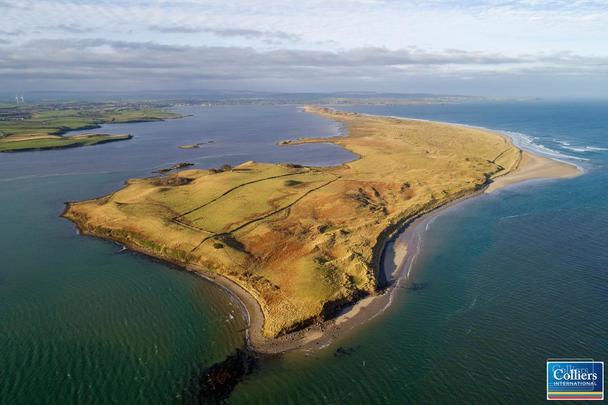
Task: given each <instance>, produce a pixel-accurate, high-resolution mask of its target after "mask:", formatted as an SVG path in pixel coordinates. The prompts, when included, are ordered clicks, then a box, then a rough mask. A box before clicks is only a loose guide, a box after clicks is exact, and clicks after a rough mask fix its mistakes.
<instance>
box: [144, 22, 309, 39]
mask: <svg viewBox="0 0 608 405" xmlns="http://www.w3.org/2000/svg"><path fill="white" fill-rule="evenodd" d="M148 29H149V30H151V31H156V32H161V33H165V34H198V33H209V34H213V35H215V36H217V37H225V38H246V39H262V40H277V41H291V42H295V41H299V40H300V36H299V35H296V34H290V33H288V32H285V31H264V30H257V29H247V28H205V27H193V26H185V25H151V26H149V27H148Z"/></svg>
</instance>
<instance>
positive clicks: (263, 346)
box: [197, 118, 582, 354]
mask: <svg viewBox="0 0 608 405" xmlns="http://www.w3.org/2000/svg"><path fill="white" fill-rule="evenodd" d="M402 119H409V118H402ZM429 122H436V121H429ZM439 123H442V124H443V122H439ZM449 125H459V124H449ZM484 130H487V131H490V132H493V133H496V134H498V135H500V136H502V137H503V138H505V139H506V140H507V141H508V142H510V143H511V144H513V140H512V139H511V137H509V136H508V135H507V134H504V133H501V132H497V131H494V130H491V129H485V128H484ZM518 149H520V151H521V155H522V156H521V159H520V161H519V163H518V165H517V167H516V168H515V169H513V170H512V171H511V172H509V173H507V174H504V175H501V176H497V177H495V178H494V179H491V181H490V182H488V183H487V184H486V185H485V187H484V188H482V189H480V190H478V191H476V192H474V193H471V194H467V195H464V196H462V197H460V198H457V199H455V200H453V201H451V202H448V203H447V204H444V205H442V206H440V207H437V208H433V209H431V210H429V211H428V212H422V213H420V214H418V215H417V216H415V217H413V218H408V219H406V220H404V221H403V223H402V224H400V225H399V226H398V227H397V229H396V230H394V231H393V232H390V233H389V235H388V236H386V237H385V238H384V239H383V240H382V241H380V246H381V248H380V252H381V254H380V256H379V260H377V263H376V266H382V259H381V258H382V257H383V255H384V253H385V250H386V245H387V244H388V243H389V242H391V241H394V242H395V245H394V249H395V263H394V264H395V269H394V271H393V272H392V274H391V279H390V281H392V283H390V284H389V285H388V286H386V288H384V289H383V290H382V291H381V292H380V293H378V295H374V296H368V297H365V298H362V299H360V300H358V301H357V302H355V303H354V304H352V305H349V306H347V307H346V308H344V309H343V310H342V312H341V314H340V315H338V316H337V317H335V318H333V319H331V320H328V321H325V322H323V323H321V324H316V325H312V326H309V327H307V328H303V329H301V330H298V331H295V332H291V333H289V334H287V335H283V336H280V337H277V338H272V339H268V338H266V337H264V336H262V334H261V330H262V324H263V322H264V317H263V314H262V311H261V308H260V306H259V304H258V302H257V301H256V300H255V298H254V297H253V296H252V295H251V294H250V293H249V292H247V291H246V290H245V289H243V288H242V287H240V286H239V285H238V284H236V283H234V282H233V281H231V280H229V279H227V278H225V277H222V276H219V277H217V276H211V277H209V276H208V275H205V273H204V272H203V273H198V272H200V269H199V270H198V272H197V273H198V274H199V275H200V276H201V277H203V278H205V279H206V280H208V281H210V282H213V283H215V284H217V285H218V286H220V287H221V288H224V289H225V290H226V291H227V292H228V294H229V295H231V296H232V297H233V298H234V299H235V300H236V301H238V302H239V304H240V306H241V308H242V309H243V314H244V317H245V320H246V323H247V324H248V327H247V329H246V332H245V338H246V344H247V347H248V348H249V350H252V351H253V352H257V353H264V354H277V353H283V352H288V351H296V350H297V351H304V352H306V351H310V350H315V349H323V348H325V347H327V346H329V345H330V344H331V343H332V342H333V341H334V340H336V339H338V338H341V337H344V336H345V335H347V334H348V333H352V332H354V331H356V329H358V328H360V327H363V326H364V325H365V324H366V323H367V322H369V321H372V320H373V319H375V318H377V317H378V316H381V315H382V314H384V313H385V312H386V311H387V310H388V309H389V308H390V306H391V304H392V302H393V299H394V296H395V294H396V293H397V292H398V290H399V289H400V288H401V285H402V283H403V281H404V280H407V278H408V276H409V274H410V271H411V269H412V267H413V265H414V263H415V261H416V258H417V256H418V254H419V252H420V249H421V246H420V243H421V240H422V235H423V234H424V232H425V231H426V230H427V225H428V224H430V223H432V222H433V221H434V220H435V219H436V218H437V217H438V216H440V215H443V214H445V213H446V212H448V211H449V210H451V209H454V208H456V207H459V206H460V205H462V204H463V203H465V202H468V201H470V200H472V199H474V198H480V197H483V196H484V195H485V194H490V193H494V192H496V191H498V190H501V189H504V188H507V187H510V186H515V185H519V184H522V183H525V182H528V181H534V180H552V179H561V178H570V177H576V176H579V175H581V174H582V170H581V169H580V168H579V167H578V166H576V165H574V164H571V163H567V162H562V161H559V160H556V159H551V158H548V157H545V156H541V155H539V154H536V153H533V152H531V151H528V150H524V149H521V148H520V147H518ZM375 270H376V271H378V274H379V272H381V271H383V269H382V268H381V267H379V268H376V269H375Z"/></svg>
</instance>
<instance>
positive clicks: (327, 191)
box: [65, 108, 520, 337]
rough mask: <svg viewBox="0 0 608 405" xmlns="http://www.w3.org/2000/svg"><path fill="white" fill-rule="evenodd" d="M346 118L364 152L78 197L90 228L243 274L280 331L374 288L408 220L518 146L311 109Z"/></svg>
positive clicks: (351, 142)
mask: <svg viewBox="0 0 608 405" xmlns="http://www.w3.org/2000/svg"><path fill="white" fill-rule="evenodd" d="M309 111H310V112H313V113H316V114H319V115H321V116H323V117H326V118H329V119H333V120H336V121H340V122H342V123H343V124H344V125H345V126H346V127H347V128H348V136H344V137H336V138H330V139H327V138H320V139H314V138H313V139H304V140H298V141H290V142H284V143H283V144H284V145H285V146H283V147H294V146H292V145H295V144H299V143H309V142H333V143H335V144H338V145H341V146H343V147H344V148H346V149H348V150H350V151H352V152H353V153H355V154H357V155H358V156H359V157H360V158H359V159H358V160H355V161H353V162H350V163H347V164H345V165H342V166H338V167H329V168H315V167H301V166H297V165H289V164H267V163H256V162H246V163H243V164H241V165H239V166H237V167H235V168H230V167H226V168H224V169H223V170H184V171H181V172H178V173H174V174H170V175H167V176H164V177H157V178H148V179H133V180H130V181H129V182H128V184H127V185H126V186H125V187H124V188H123V189H121V190H119V191H117V192H115V193H113V194H111V195H108V196H105V197H102V198H99V199H96V200H91V201H83V202H78V203H72V204H69V206H68V208H67V210H66V213H65V216H66V217H67V218H69V219H71V220H72V221H74V222H76V223H77V224H78V226H79V227H80V229H81V230H82V231H83V232H84V233H86V234H91V235H95V236H99V237H102V238H107V239H112V240H115V241H119V242H121V243H124V244H126V245H128V246H131V247H133V248H135V249H138V250H140V251H144V252H146V253H148V254H150V255H153V256H156V257H159V258H163V259H166V260H169V261H172V262H174V263H177V264H180V265H183V266H194V267H195V268H196V269H200V270H201V271H206V272H215V273H218V274H221V275H223V276H225V277H228V278H229V279H231V280H233V281H235V282H236V283H238V284H239V285H240V286H242V287H243V288H245V289H246V290H247V291H249V292H250V293H251V294H252V295H253V296H254V297H255V298H256V300H257V301H258V302H259V303H260V306H261V308H262V311H263V313H264V319H265V321H264V327H263V332H264V334H265V335H266V336H269V337H274V336H278V335H281V334H284V333H287V332H289V331H292V330H295V329H298V328H301V327H304V326H306V325H309V324H311V323H313V322H317V321H322V320H325V319H328V318H331V317H332V316H333V315H334V314H335V313H336V311H337V310H339V309H340V308H341V307H343V306H344V305H345V304H347V303H351V302H354V301H356V300H358V299H360V298H361V297H363V296H366V295H370V294H376V293H377V292H378V291H379V286H378V282H377V278H376V275H377V274H376V272H377V269H378V263H379V258H380V253H381V250H382V246H383V242H384V240H385V239H386V237H387V236H389V235H390V234H391V232H393V231H395V230H396V229H397V228H398V226H399V225H400V224H402V223H403V222H404V221H407V220H408V219H410V218H413V217H415V216H417V215H419V214H421V213H423V212H427V211H429V210H432V209H434V208H436V207H438V206H441V205H443V204H445V203H447V202H449V201H452V200H454V199H456V198H459V197H461V196H464V195H466V194H470V193H472V192H475V191H476V190H479V189H480V188H482V187H483V186H484V185H486V184H488V182H490V181H491V178H492V177H493V176H497V175H500V174H505V173H507V172H509V171H510V170H512V169H513V168H514V167H516V165H517V164H518V162H519V160H520V151H519V149H517V148H515V147H514V146H512V145H511V144H510V143H508V142H507V141H506V140H505V139H504V138H503V137H501V136H499V135H498V134H494V133H491V132H487V131H482V130H478V129H473V128H464V127H458V126H451V125H443V124H437V123H431V122H421V121H408V120H399V119H393V118H386V117H370V116H361V115H358V114H355V113H343V112H338V111H334V110H328V109H321V108H310V109H309Z"/></svg>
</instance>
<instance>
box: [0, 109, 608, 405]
mask: <svg viewBox="0 0 608 405" xmlns="http://www.w3.org/2000/svg"><path fill="white" fill-rule="evenodd" d="M352 109H353V110H356V111H360V112H366V113H373V114H385V115H398V116H409V117H416V118H423V119H434V120H442V121H449V122H460V123H465V124H469V125H479V126H485V127H490V128H494V129H500V130H505V131H512V132H518V133H523V134H526V135H527V136H530V137H531V138H530V139H531V140H532V141H533V142H535V143H537V144H539V145H543V146H544V147H546V148H550V149H552V150H555V151H557V152H560V153H566V154H569V155H573V156H576V157H579V158H583V159H587V160H584V161H580V162H582V164H583V165H584V166H585V169H586V171H587V172H586V174H585V175H584V176H581V177H578V178H575V179H569V180H559V181H546V182H531V183H528V184H524V185H520V186H515V187H513V188H510V189H506V190H503V191H499V192H498V193H496V194H493V195H490V196H484V197H481V198H478V199H474V200H470V201H467V202H465V203H463V204H462V205H460V206H458V207H457V208H454V209H451V210H448V211H447V212H446V214H445V215H442V216H440V217H438V218H437V219H436V220H435V221H434V222H433V223H432V224H431V225H430V226H429V227H428V231H427V232H426V233H425V235H424V238H423V241H422V245H423V246H422V247H423V248H422V251H421V253H420V256H419V257H418V258H417V260H416V262H415V266H414V268H413V269H412V275H411V277H412V280H413V281H416V282H421V283H428V284H427V285H428V286H427V287H426V288H424V289H421V290H416V291H412V290H404V291H403V292H402V293H400V294H398V295H397V297H396V300H395V303H394V305H393V307H392V308H391V310H390V311H389V312H388V313H386V314H385V315H383V316H381V317H379V318H376V319H375V320H373V321H371V322H370V324H369V325H367V327H366V328H364V329H363V330H361V331H360V332H359V333H357V334H355V335H353V336H349V337H346V338H343V339H341V340H340V341H338V342H336V343H334V344H333V345H331V346H330V347H328V348H326V349H325V350H321V351H315V352H311V353H308V354H288V355H285V356H282V357H280V358H277V359H271V360H266V361H262V362H261V364H260V366H259V368H258V369H257V370H256V371H255V372H254V373H253V374H251V375H249V376H248V377H247V378H246V379H245V381H243V382H242V383H241V384H239V385H238V386H237V387H236V388H235V390H234V392H233V393H232V395H231V397H230V399H229V402H232V403H307V404H308V403H404V402H413V401H418V402H509V403H514V402H518V403H521V402H527V403H529V402H541V401H544V400H545V391H544V390H545V360H546V359H547V358H548V357H593V358H595V359H597V360H604V361H605V360H607V359H608V339H606V336H608V321H606V319H607V318H606V316H605V313H606V309H608V299H607V297H608V273H607V271H608V270H607V269H608V249H607V248H608V198H606V197H608V196H607V191H606V190H608V171H606V163H607V161H608V151H606V150H603V149H604V148H608V103H600V102H596V103H583V102H570V103H566V102H561V103H541V102H535V103H488V104H464V105H435V106H397V107H391V106H386V107H370V106H365V107H357V108H352ZM186 110H187V111H186V112H189V113H192V114H195V117H189V118H186V119H183V120H175V121H166V122H162V123H138V124H129V125H111V126H107V129H108V131H106V128H104V129H103V130H104V132H109V131H112V132H114V133H120V132H130V133H133V134H134V135H135V138H134V139H133V140H132V141H126V142H118V143H112V144H106V145H99V146H94V147H89V148H81V149H72V150H63V151H46V152H30V153H27V154H25V153H24V154H14V155H6V154H2V155H0V185H1V187H0V204H1V205H2V210H1V211H0V226H1V227H2V228H1V229H2V233H0V246H1V247H2V248H1V249H2V250H1V253H2V265H1V266H0V362H1V364H2V365H3V366H2V367H0V381H2V382H1V383H0V403H5V402H6V403H28V404H29V403H58V404H66V403H111V402H117V403H125V402H128V403H142V404H143V403H146V404H149V403H171V402H182V398H183V391H184V389H185V387H187V386H189V384H190V383H191V380H192V378H193V376H196V375H198V373H199V372H200V370H201V369H204V368H206V367H208V366H210V365H211V364H213V363H216V362H218V361H221V360H223V359H224V358H225V357H226V356H228V355H229V354H231V353H233V352H234V350H235V349H236V348H237V347H240V346H241V345H242V334H241V333H240V332H239V331H240V330H241V329H242V327H243V320H242V318H241V317H240V316H239V314H238V311H237V310H236V306H235V304H233V303H231V301H230V300H229V299H228V298H227V297H226V295H225V294H224V293H223V292H222V291H221V290H219V289H218V288H217V287H214V286H212V285H210V284H209V283H207V282H205V281H204V280H201V279H199V278H196V277H194V276H192V275H190V274H187V273H185V272H181V271H176V270H175V269H171V268H169V267H168V266H166V265H165V264H162V263H157V262H154V261H151V260H148V259H146V258H143V257H141V256H138V255H133V254H129V253H124V252H123V253H118V252H119V250H120V247H119V246H116V245H114V244H112V243H109V242H104V241H98V240H95V239H92V238H84V237H81V236H78V235H76V234H75V232H74V228H73V226H72V225H71V224H70V223H69V222H67V221H65V220H63V219H61V218H58V215H59V213H60V212H61V210H62V208H63V204H62V202H63V201H65V200H77V199H83V198H89V197H92V196H97V195H101V194H104V193H107V192H109V191H111V190H113V189H115V188H116V187H118V186H120V184H121V182H122V181H123V180H124V179H126V178H129V177H134V176H145V175H150V173H151V171H152V170H156V169H158V168H161V167H164V166H168V165H171V164H173V163H176V162H180V161H190V162H194V163H197V164H198V165H199V166H201V167H217V166H220V165H221V164H224V163H228V164H237V163H239V162H241V161H244V160H250V159H253V160H265V161H293V162H295V163H305V164H337V163H339V162H341V161H345V160H349V159H351V158H352V155H350V154H349V153H348V152H345V151H343V150H341V149H339V148H337V147H335V146H332V145H304V146H298V147H289V148H277V147H275V146H274V144H275V142H276V141H278V140H281V139H286V138H295V137H301V136H309V135H319V134H321V135H333V134H336V133H338V132H339V131H340V127H339V126H338V125H336V124H334V123H331V122H327V121H324V120H322V119H320V118H318V117H315V116H311V115H308V114H305V113H302V112H299V111H298V110H297V109H295V108H293V107H216V108H189V109H186ZM208 140H215V141H216V143H215V144H210V145H203V146H202V147H201V149H194V150H181V149H178V148H177V146H178V145H184V144H190V143H197V142H205V141H208ZM231 311H232V314H233V316H232V317H231V316H230V315H231ZM339 347H342V348H343V349H344V350H340V351H338V352H336V350H337V349H338V348H339Z"/></svg>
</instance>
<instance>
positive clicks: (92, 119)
mask: <svg viewBox="0 0 608 405" xmlns="http://www.w3.org/2000/svg"><path fill="white" fill-rule="evenodd" d="M2 110H4V111H8V112H9V113H10V112H14V113H15V114H17V113H27V114H28V115H29V117H28V118H25V119H18V118H15V119H6V120H0V138H2V137H7V136H12V135H61V134H64V133H66V132H68V131H74V130H84V129H93V128H97V127H99V126H100V125H101V124H107V123H127V122H141V121H159V120H163V119H170V118H178V117H179V115H178V114H175V113H172V112H170V111H166V110H164V109H162V108H148V107H139V106H133V105H114V104H109V105H108V104H100V105H93V106H91V105H87V106H86V107H82V108H73V106H72V105H68V106H66V105H59V106H55V107H53V108H50V107H48V106H43V105H41V106H36V105H32V106H25V107H14V108H12V109H11V108H4V109H2Z"/></svg>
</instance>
